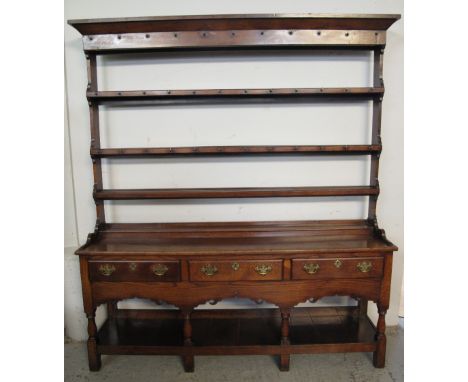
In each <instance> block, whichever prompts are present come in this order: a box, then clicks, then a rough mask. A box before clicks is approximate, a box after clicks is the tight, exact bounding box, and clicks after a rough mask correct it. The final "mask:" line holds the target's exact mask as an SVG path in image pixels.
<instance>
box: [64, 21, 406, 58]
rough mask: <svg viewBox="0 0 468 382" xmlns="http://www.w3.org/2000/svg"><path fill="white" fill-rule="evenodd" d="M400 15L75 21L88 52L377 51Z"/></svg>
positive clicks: (74, 23)
mask: <svg viewBox="0 0 468 382" xmlns="http://www.w3.org/2000/svg"><path fill="white" fill-rule="evenodd" d="M399 18H400V15H359V14H357V15H353V14H348V15H332V14H250V15H209V16H163V17H135V18H109V19H85V20H69V21H68V23H69V24H70V25H71V26H73V27H74V28H75V29H77V30H78V31H79V32H80V33H81V34H82V35H83V36H84V39H83V44H84V49H85V50H86V51H91V52H92V51H95V52H99V53H106V52H114V51H127V50H161V49H204V48H210V49H213V48H216V49H229V48H246V47H265V48H285V47H314V46H317V47H320V46H324V47H375V46H383V45H385V39H386V36H385V35H386V33H385V31H386V30H387V29H388V28H389V27H390V26H391V25H392V24H393V23H394V22H395V21H397V20H398V19H399Z"/></svg>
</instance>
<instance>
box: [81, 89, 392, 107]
mask: <svg viewBox="0 0 468 382" xmlns="http://www.w3.org/2000/svg"><path fill="white" fill-rule="evenodd" d="M383 93H384V88H383V87H376V88H373V87H372V88H367V87H364V88H295V89H293V88H291V89H288V88H272V89H189V90H122V91H88V92H87V93H86V96H87V97H88V100H89V101H90V102H92V103H93V104H94V103H100V104H102V103H106V102H119V103H121V102H125V103H129V102H137V103H138V104H141V103H144V102H146V101H147V102H150V103H152V104H162V105H170V104H187V103H191V104H199V103H210V104H219V103H245V102H247V103H252V102H260V103H265V102H301V101H308V100H311V99H320V98H327V99H330V98H336V99H342V98H346V99H349V98H353V99H354V98H356V99H369V98H371V99H372V98H376V97H377V98H379V97H381V96H382V95H383Z"/></svg>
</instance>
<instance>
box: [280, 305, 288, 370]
mask: <svg viewBox="0 0 468 382" xmlns="http://www.w3.org/2000/svg"><path fill="white" fill-rule="evenodd" d="M289 318H290V310H289V309H282V310H281V345H289V344H290V341H289ZM289 360H290V355H289V354H286V353H282V354H280V370H281V371H289Z"/></svg>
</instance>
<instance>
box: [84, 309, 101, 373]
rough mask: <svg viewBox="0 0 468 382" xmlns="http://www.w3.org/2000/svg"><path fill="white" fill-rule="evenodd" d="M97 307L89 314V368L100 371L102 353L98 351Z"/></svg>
mask: <svg viewBox="0 0 468 382" xmlns="http://www.w3.org/2000/svg"><path fill="white" fill-rule="evenodd" d="M95 317H96V309H94V310H93V311H92V312H91V313H89V314H87V318H88V343H87V346H88V363H89V370H91V371H98V370H99V369H100V368H101V355H100V354H99V353H98V351H97V326H96V321H95Z"/></svg>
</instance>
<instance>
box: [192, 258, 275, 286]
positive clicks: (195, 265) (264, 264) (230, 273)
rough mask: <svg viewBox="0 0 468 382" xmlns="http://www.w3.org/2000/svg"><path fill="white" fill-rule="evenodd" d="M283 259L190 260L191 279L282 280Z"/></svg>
mask: <svg viewBox="0 0 468 382" xmlns="http://www.w3.org/2000/svg"><path fill="white" fill-rule="evenodd" d="M282 265H283V261H282V260H241V261H238V260H223V261H199V260H196V261H190V262H189V269H190V280H191V281H241V280H255V281H257V280H258V281H262V280H269V281H271V280H281V279H282V278H283V267H282Z"/></svg>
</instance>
